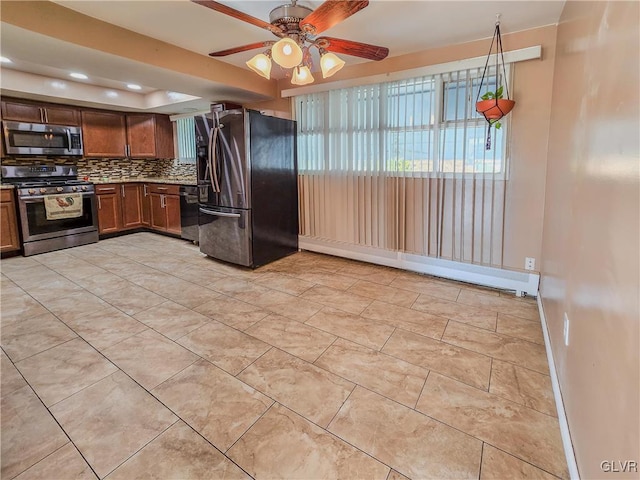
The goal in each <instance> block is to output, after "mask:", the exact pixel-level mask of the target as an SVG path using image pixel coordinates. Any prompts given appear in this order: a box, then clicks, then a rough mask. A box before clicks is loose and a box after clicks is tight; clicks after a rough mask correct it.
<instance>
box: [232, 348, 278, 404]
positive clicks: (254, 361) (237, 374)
mask: <svg viewBox="0 0 640 480" xmlns="http://www.w3.org/2000/svg"><path fill="white" fill-rule="evenodd" d="M265 343H266V342H265ZM267 345H269V349H268V350H267V351H266V352H264V353H263V354H261V355H259V356H258V357H257V358H256V359H255V360H253V361H252V362H251V363H249V364H248V365H247V366H246V367H244V368H243V369H242V370H240V371H239V372H238V373H236V374H235V375H233V377H234V378H237V379H238V380H240V381H241V382H242V383H245V384H246V385H249V384H248V383H246V382H244V381H243V380H242V379H240V378H238V377H239V376H240V374H241V373H242V372H244V371H245V370H246V369H247V368H249V367H250V366H251V365H253V364H254V363H256V362H257V361H258V360H260V359H261V358H262V357H264V356H265V355H266V354H267V353H269V352H270V351H271V350H273V349H274V348H276V347H274V346H273V345H270V344H267ZM249 386H250V387H251V385H249ZM251 388H254V389H255V390H257V388H255V387H251ZM260 393H264V392H260ZM265 395H266V393H265Z"/></svg>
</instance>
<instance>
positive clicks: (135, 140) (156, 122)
mask: <svg viewBox="0 0 640 480" xmlns="http://www.w3.org/2000/svg"><path fill="white" fill-rule="evenodd" d="M126 119H127V143H128V145H129V151H128V156H129V157H131V158H173V156H174V152H173V126H172V125H171V120H169V117H168V116H167V115H157V114H153V113H128V114H127V115H126Z"/></svg>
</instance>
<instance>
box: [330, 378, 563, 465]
mask: <svg viewBox="0 0 640 480" xmlns="http://www.w3.org/2000/svg"><path fill="white" fill-rule="evenodd" d="M425 385H426V382H425ZM357 386H359V387H360V388H363V389H365V390H367V391H369V392H372V393H374V394H376V395H378V396H380V397H383V398H385V399H387V400H389V401H391V402H393V403H396V404H398V405H400V406H401V407H404V408H408V409H409V410H411V411H414V412H416V413H419V414H420V415H422V416H424V417H426V418H429V419H431V420H433V421H434V422H437V423H439V424H442V425H444V426H446V427H448V428H451V429H453V430H456V431H457V432H460V433H463V434H464V435H466V436H468V437H471V438H474V439H476V440H479V441H480V442H484V443H487V444H489V445H491V446H492V447H495V448H498V447H496V446H495V445H493V443H490V442H488V441H486V440H485V439H483V438H480V437H478V436H476V435H474V434H471V433H469V432H465V431H464V430H462V429H460V428H458V427H455V426H453V425H450V424H448V423H447V422H445V421H443V420H440V419H438V418H436V417H433V416H431V415H429V414H427V413H425V412H423V411H421V410H418V409H414V408H411V407H408V406H407V405H405V404H403V403H400V402H398V401H397V400H394V399H392V398H388V397H385V396H384V395H381V394H380V393H378V392H376V391H374V390H371V389H370V388H367V387H365V386H363V385H360V384H357ZM421 395H422V394H421ZM340 438H342V437H340ZM345 441H346V440H345ZM498 449H499V450H502V451H504V452H505V453H508V454H509V455H511V456H512V457H515V458H517V459H519V460H522V461H525V462H526V463H530V464H531V465H533V466H535V467H536V468H539V469H540V470H544V471H545V472H546V471H547V470H545V469H544V468H542V467H539V466H537V465H535V464H533V463H531V462H529V461H527V460H524V459H523V458H522V457H519V456H518V455H515V454H514V453H510V452H507V451H505V450H503V449H501V448H498ZM378 461H380V460H378ZM552 475H553V474H552ZM554 476H556V475H554Z"/></svg>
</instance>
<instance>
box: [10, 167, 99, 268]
mask: <svg viewBox="0 0 640 480" xmlns="http://www.w3.org/2000/svg"><path fill="white" fill-rule="evenodd" d="M2 182H3V183H11V184H13V185H15V189H16V190H15V191H16V198H17V201H18V211H19V217H20V231H21V233H22V242H23V252H24V255H25V256H29V255H35V254H37V253H44V252H50V251H52V250H60V249H62V248H68V247H75V246H78V245H85V244H87V243H95V242H97V241H98V210H97V206H96V196H95V190H94V187H93V184H92V183H91V182H87V181H84V180H78V169H77V167H75V166H66V165H34V166H6V167H5V166H3V167H2Z"/></svg>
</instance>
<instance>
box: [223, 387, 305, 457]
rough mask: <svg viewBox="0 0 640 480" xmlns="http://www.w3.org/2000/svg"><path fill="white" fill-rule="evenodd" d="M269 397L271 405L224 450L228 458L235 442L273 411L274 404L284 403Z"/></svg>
mask: <svg viewBox="0 0 640 480" xmlns="http://www.w3.org/2000/svg"><path fill="white" fill-rule="evenodd" d="M243 383H244V382H243ZM245 385H246V384H245ZM249 386H251V385H249ZM251 388H253V387H251ZM254 390H255V389H254ZM256 391H257V390H256ZM261 393H262V392H261ZM267 398H269V399H270V400H271V401H272V403H271V405H269V406H268V407H267V408H266V409H265V411H264V412H262V414H261V415H259V416H258V418H256V420H255V421H254V422H253V423H252V424H251V425H249V426H248V427H247V428H246V429H245V431H244V432H242V434H241V435H240V436H239V437H238V438H237V439H236V441H235V442H233V443H232V444H231V445H230V446H229V448H227V449H226V450H225V451H224V452H222V454H223V455H224V456H225V457H227V458H229V459H231V457H229V456H228V455H227V453H228V452H229V451H230V450H231V449H232V448H233V447H234V446H235V444H236V443H238V442H239V441H240V440H241V439H242V437H244V436H245V435H246V434H247V433H248V432H249V430H251V429H252V428H253V426H254V425H255V424H256V423H258V422H259V421H260V419H261V418H262V417H264V416H265V415H266V414H267V412H269V411H271V409H272V408H273V406H274V405H282V404H281V403H279V402H278V401H276V400H274V399H273V398H271V397H267ZM282 406H284V405H282ZM292 411H293V410H292ZM234 463H235V462H234Z"/></svg>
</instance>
